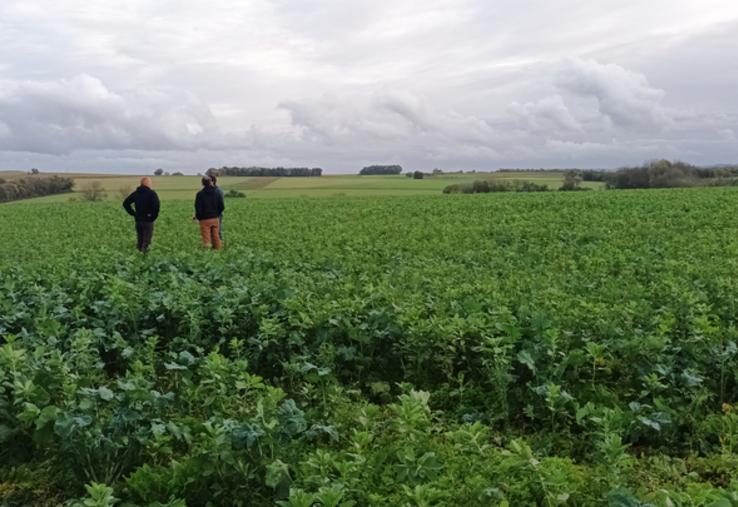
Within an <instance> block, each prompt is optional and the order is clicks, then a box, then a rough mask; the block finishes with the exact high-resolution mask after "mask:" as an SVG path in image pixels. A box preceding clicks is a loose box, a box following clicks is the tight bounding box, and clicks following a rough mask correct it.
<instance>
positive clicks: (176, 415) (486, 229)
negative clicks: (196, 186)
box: [0, 188, 738, 507]
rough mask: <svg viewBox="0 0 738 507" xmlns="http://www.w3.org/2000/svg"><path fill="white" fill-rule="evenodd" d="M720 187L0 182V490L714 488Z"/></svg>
mask: <svg viewBox="0 0 738 507" xmlns="http://www.w3.org/2000/svg"><path fill="white" fill-rule="evenodd" d="M736 203H738V199H736V190H735V189H731V188H721V189H685V190H674V191H649V192H648V193H644V192H628V191H624V192H578V193H573V194H572V195H562V194H561V193H558V192H549V193H545V194H542V195H536V196H531V195H520V194H514V193H505V194H501V195H499V196H496V197H495V199H484V198H481V199H444V198H442V196H435V197H418V198H408V199H403V200H398V199H368V198H353V199H349V198H346V199H333V200H316V199H304V200H289V201H287V200H284V201H283V200H270V201H265V200H262V201H259V200H238V201H236V202H234V204H233V206H232V207H230V208H229V221H232V222H233V224H234V225H233V230H232V232H231V238H232V239H231V243H230V245H229V249H228V250H227V251H224V252H223V255H220V256H218V258H217V259H215V258H213V257H212V256H210V255H206V254H204V253H203V252H201V251H200V250H199V249H198V248H197V246H198V237H197V234H196V231H193V230H191V229H188V227H189V225H190V224H188V223H187V221H182V220H181V219H180V217H182V216H185V217H186V216H187V215H188V213H189V210H190V206H191V204H190V203H189V202H187V203H176V202H173V203H171V204H169V205H168V207H167V209H166V210H165V213H163V214H162V217H161V219H160V221H158V222H157V232H156V235H155V240H154V241H155V244H156V249H155V251H153V252H152V253H151V254H150V255H149V256H147V257H141V256H137V255H135V254H134V252H133V251H132V250H133V248H132V242H133V237H132V236H133V231H131V230H130V228H129V224H128V222H127V220H126V219H125V216H123V215H122V213H121V211H120V210H119V209H118V205H117V203H95V204H91V203H75V204H57V205H47V204H31V203H22V204H14V205H11V206H7V207H2V208H0V233H1V234H2V235H3V237H4V238H7V239H6V241H5V242H3V243H2V244H0V255H2V258H3V259H17V260H14V261H13V262H5V263H2V264H1V265H0V504H2V505H57V504H64V503H65V502H66V503H67V504H69V505H116V506H122V505H171V506H175V505H176V506H179V505H206V504H208V502H210V503H211V504H213V505H224V504H225V505H231V504H232V505H264V506H266V505H308V506H313V505H325V506H348V507H350V506H352V505H355V506H359V505H387V506H390V505H608V504H609V505H705V506H707V505H734V504H735V502H736V498H735V494H734V491H736V489H737V486H738V472H737V470H738V455H737V454H736V446H737V445H738V375H737V374H736V368H735V364H736V361H737V360H738V346H737V345H736V343H738V327H736V324H735V315H736V312H737V311H738V307H736V298H735V294H736V293H737V292H738V282H737V281H736V278H735V272H736V268H738V240H736V239H734V238H738V225H733V224H735V223H736V222H735V220H734V219H733V217H734V216H735V214H736V212H738V204H736ZM18 206H20V208H19V207H18ZM19 212H22V214H23V216H24V223H23V226H24V233H23V234H18V231H17V229H16V227H17V224H16V223H15V222H14V221H13V220H12V217H13V216H16V214H17V213H19ZM585 214H586V216H587V217H588V219H587V220H582V219H581V217H582V216H584V215H585ZM644 216H646V217H648V220H643V217H644ZM69 223H75V224H77V225H76V229H75V230H76V235H75V236H71V235H69V234H68V232H67V231H68V229H67V226H68V224H69ZM101 231H102V232H101ZM88 245H94V248H90V247H89V246H88ZM17 252H23V256H22V257H20V258H19V257H18V255H17ZM715 259H720V262H717V261H715ZM75 499H76V500H75Z"/></svg>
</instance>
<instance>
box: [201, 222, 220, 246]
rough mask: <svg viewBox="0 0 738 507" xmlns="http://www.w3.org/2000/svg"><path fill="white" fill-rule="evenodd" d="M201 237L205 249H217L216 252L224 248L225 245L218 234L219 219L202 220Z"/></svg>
mask: <svg viewBox="0 0 738 507" xmlns="http://www.w3.org/2000/svg"><path fill="white" fill-rule="evenodd" d="M200 235H201V236H202V244H203V246H204V247H205V248H215V249H216V250H220V249H221V248H223V243H222V242H221V241H220V235H219V234H218V219H217V218H208V219H206V220H200Z"/></svg>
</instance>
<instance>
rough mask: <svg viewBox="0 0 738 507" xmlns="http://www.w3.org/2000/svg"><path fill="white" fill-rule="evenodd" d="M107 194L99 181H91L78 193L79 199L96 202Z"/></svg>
mask: <svg viewBox="0 0 738 507" xmlns="http://www.w3.org/2000/svg"><path fill="white" fill-rule="evenodd" d="M107 196H108V194H107V193H106V192H105V189H104V188H103V186H102V184H101V183H100V182H99V181H93V182H92V183H89V184H88V185H87V186H85V187H84V188H83V189H82V192H81V193H80V200H82V201H89V202H96V201H102V200H103V199H105V198H106V197H107Z"/></svg>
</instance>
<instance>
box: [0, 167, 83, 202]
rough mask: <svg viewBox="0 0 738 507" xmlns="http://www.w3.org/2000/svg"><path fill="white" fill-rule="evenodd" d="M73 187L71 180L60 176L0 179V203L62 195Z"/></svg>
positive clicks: (34, 174)
mask: <svg viewBox="0 0 738 507" xmlns="http://www.w3.org/2000/svg"><path fill="white" fill-rule="evenodd" d="M73 186H74V180H73V179H72V178H64V177H61V176H51V177H45V176H39V175H38V173H33V176H30V177H27V178H18V179H13V180H10V181H6V180H5V179H3V178H0V202H8V201H16V200H20V199H30V198H32V197H40V196H44V195H53V194H63V193H66V192H71V191H72V187H73Z"/></svg>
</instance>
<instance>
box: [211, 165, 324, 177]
mask: <svg viewBox="0 0 738 507" xmlns="http://www.w3.org/2000/svg"><path fill="white" fill-rule="evenodd" d="M205 174H207V175H208V176H212V175H215V176H247V177H248V176H252V177H253V176H267V177H273V178H290V177H318V176H321V175H322V174H323V169H321V168H320V167H312V168H310V167H221V168H220V169H216V168H214V167H211V168H210V169H208V170H207V171H205Z"/></svg>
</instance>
